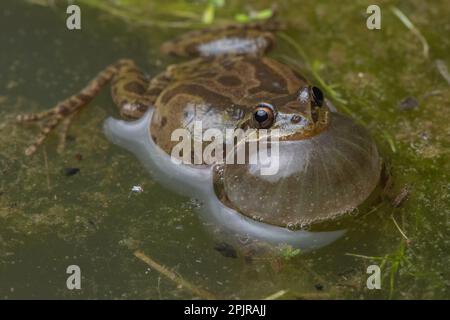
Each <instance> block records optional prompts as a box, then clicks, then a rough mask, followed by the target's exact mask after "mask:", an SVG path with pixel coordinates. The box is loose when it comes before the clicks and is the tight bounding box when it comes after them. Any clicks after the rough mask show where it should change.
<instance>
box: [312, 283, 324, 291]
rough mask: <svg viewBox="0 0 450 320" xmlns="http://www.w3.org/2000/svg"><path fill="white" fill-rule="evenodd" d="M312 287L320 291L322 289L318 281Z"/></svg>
mask: <svg viewBox="0 0 450 320" xmlns="http://www.w3.org/2000/svg"><path fill="white" fill-rule="evenodd" d="M314 288H316V290H318V291H322V290H323V285H322V284H320V283H316V284H315V285H314Z"/></svg>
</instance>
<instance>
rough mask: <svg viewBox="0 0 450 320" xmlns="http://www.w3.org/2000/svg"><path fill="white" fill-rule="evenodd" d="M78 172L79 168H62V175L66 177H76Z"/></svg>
mask: <svg viewBox="0 0 450 320" xmlns="http://www.w3.org/2000/svg"><path fill="white" fill-rule="evenodd" d="M78 172H80V168H71V167H69V168H64V174H65V175H66V176H68V177H70V176H73V175H76V174H77V173H78Z"/></svg>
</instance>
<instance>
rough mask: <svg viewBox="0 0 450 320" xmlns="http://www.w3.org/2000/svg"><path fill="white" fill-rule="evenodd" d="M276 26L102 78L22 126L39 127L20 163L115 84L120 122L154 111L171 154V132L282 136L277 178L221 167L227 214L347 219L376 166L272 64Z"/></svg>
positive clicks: (214, 38) (203, 39) (358, 135)
mask: <svg viewBox="0 0 450 320" xmlns="http://www.w3.org/2000/svg"><path fill="white" fill-rule="evenodd" d="M278 28H279V25H278V24H277V23H276V22H273V21H267V22H265V23H257V24H248V25H240V26H226V27H223V28H219V29H215V30H202V31H194V32H190V33H187V34H184V35H182V36H181V37H179V38H178V39H175V40H173V41H170V42H167V43H165V44H164V45H163V46H162V50H163V52H165V53H168V54H175V55H178V56H196V58H194V59H193V60H191V61H188V62H184V63H180V64H175V65H171V66H169V67H167V68H166V69H165V70H164V71H163V72H162V73H160V74H158V75H156V76H154V77H153V78H151V79H148V78H146V77H145V76H144V73H142V72H141V71H140V70H139V68H138V67H137V66H136V64H135V63H134V62H133V61H132V60H119V61H118V62H116V63H114V64H112V65H110V66H108V67H107V68H106V69H105V70H103V71H101V72H100V73H99V74H98V75H97V76H96V77H95V78H94V79H93V80H92V81H91V82H90V83H89V84H88V85H87V86H86V87H85V88H83V89H82V90H81V91H80V92H79V93H78V94H75V95H73V96H71V97H69V98H68V99H66V100H64V101H62V102H60V103H58V104H57V105H56V106H55V107H54V108H52V109H50V110H48V111H44V112H41V113H37V114H26V115H19V116H18V117H17V120H18V121H19V122H30V121H42V122H43V123H44V126H43V128H42V131H41V133H40V134H39V136H38V137H37V139H36V141H35V142H34V143H33V144H32V145H31V146H29V147H28V148H27V149H26V151H25V153H26V154H27V155H31V154H33V153H34V152H35V151H36V149H37V147H38V146H39V145H40V144H42V143H43V141H44V140H45V138H46V137H47V136H48V134H49V133H51V132H52V131H53V129H55V128H56V127H57V126H58V125H59V124H61V123H64V126H65V127H67V124H68V123H69V122H70V119H71V117H72V116H73V115H74V114H76V113H77V112H78V111H79V110H80V109H81V108H83V107H84V106H86V105H87V104H88V103H89V102H90V101H91V100H92V99H93V98H94V97H95V96H96V95H97V94H98V93H99V91H100V90H101V89H102V88H103V87H104V86H105V85H107V84H108V83H109V82H111V88H112V90H111V93H112V98H113V101H114V102H115V104H116V105H117V106H118V107H119V109H120V114H121V115H122V116H123V117H124V118H127V119H138V118H140V117H141V116H142V115H143V114H144V113H145V112H146V111H147V110H148V109H149V108H154V112H153V115H152V119H151V121H150V128H149V132H150V135H151V137H152V139H153V141H154V142H155V143H156V144H157V145H158V146H159V147H160V148H161V149H162V150H164V151H165V152H166V153H168V154H170V152H171V150H172V148H173V147H174V145H175V144H176V143H177V142H173V141H172V140H171V133H172V132H173V131H174V130H175V129H177V128H185V129H188V130H189V131H192V130H193V123H194V122H195V121H196V120H200V121H202V125H203V130H207V129H209V128H216V129H219V130H226V129H230V128H231V129H233V128H236V127H240V128H252V129H256V130H260V129H271V130H272V129H279V130H278V132H279V133H278V134H279V138H280V140H281V147H280V159H279V163H280V168H281V170H279V172H277V173H276V174H275V175H273V176H271V177H265V176H260V175H257V174H255V171H254V168H252V167H251V166H250V165H247V164H245V165H225V166H224V168H223V169H224V170H221V172H222V173H221V175H222V176H221V177H220V179H216V181H217V183H219V184H220V186H219V188H218V190H222V191H223V194H222V195H221V196H220V199H221V200H222V201H223V202H224V203H226V204H227V206H228V207H230V208H234V209H236V210H237V211H238V212H240V213H242V214H244V215H246V216H248V217H251V218H253V219H255V220H257V221H261V222H262V221H263V222H265V223H268V224H270V225H275V226H281V227H289V226H293V225H294V226H297V225H304V224H311V223H314V222H316V221H323V220H326V219H329V218H333V217H337V216H339V215H342V214H344V213H347V212H350V211H352V210H353V209H355V208H356V207H357V206H358V205H360V204H361V203H362V202H363V201H364V200H365V199H367V197H368V196H369V194H370V193H371V192H372V191H373V190H374V188H375V186H376V185H377V182H378V180H379V175H380V168H381V166H380V158H379V156H378V153H377V149H376V147H375V145H374V143H373V141H372V140H371V138H370V136H369V134H368V133H367V131H366V130H365V129H364V128H362V127H361V126H359V125H357V124H355V123H354V122H353V121H352V120H351V119H349V118H347V117H345V116H344V115H341V114H339V113H337V112H331V110H330V107H329V105H328V103H327V101H326V100H325V99H324V95H323V93H322V91H321V90H320V89H319V88H317V87H315V86H312V85H310V84H309V83H308V82H307V81H306V80H305V79H304V78H303V77H302V76H300V75H299V74H298V73H296V72H295V71H293V70H292V69H291V68H290V67H289V66H287V65H284V64H282V63H280V62H278V61H276V60H274V59H272V58H269V57H265V56H264V53H266V52H267V51H269V50H270V49H271V48H272V47H273V45H274V41H275V36H274V35H273V32H274V31H276V30H277V29H278Z"/></svg>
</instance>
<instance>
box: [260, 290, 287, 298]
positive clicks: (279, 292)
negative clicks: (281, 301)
mask: <svg viewBox="0 0 450 320" xmlns="http://www.w3.org/2000/svg"><path fill="white" fill-rule="evenodd" d="M286 293H287V290H280V291H277V292H275V293H273V294H271V295H270V296H267V297H265V298H264V300H276V299H278V298H281V297H282V296H284V295H285V294H286Z"/></svg>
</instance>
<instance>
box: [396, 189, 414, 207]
mask: <svg viewBox="0 0 450 320" xmlns="http://www.w3.org/2000/svg"><path fill="white" fill-rule="evenodd" d="M409 192H410V187H409V186H404V187H403V188H402V190H400V193H399V194H398V195H397V196H396V197H395V199H394V200H392V206H393V207H394V208H398V207H400V206H401V204H402V203H403V202H404V201H405V200H406V199H407V197H408V195H409Z"/></svg>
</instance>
